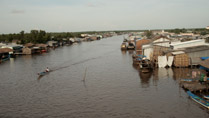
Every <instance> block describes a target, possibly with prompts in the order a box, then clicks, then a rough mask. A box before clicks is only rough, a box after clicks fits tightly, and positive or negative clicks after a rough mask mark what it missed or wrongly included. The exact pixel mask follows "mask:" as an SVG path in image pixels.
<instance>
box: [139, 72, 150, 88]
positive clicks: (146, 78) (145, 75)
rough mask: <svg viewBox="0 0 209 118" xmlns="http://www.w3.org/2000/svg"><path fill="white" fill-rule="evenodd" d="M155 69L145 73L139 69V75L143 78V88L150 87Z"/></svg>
mask: <svg viewBox="0 0 209 118" xmlns="http://www.w3.org/2000/svg"><path fill="white" fill-rule="evenodd" d="M152 74H153V71H150V72H147V73H143V72H142V71H140V70H139V77H140V79H141V85H142V87H143V88H147V87H149V84H150V78H151V77H152Z"/></svg>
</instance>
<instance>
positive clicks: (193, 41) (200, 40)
mask: <svg viewBox="0 0 209 118" xmlns="http://www.w3.org/2000/svg"><path fill="white" fill-rule="evenodd" d="M203 41H205V40H204V39H198V40H192V41H186V42H179V43H173V44H171V45H172V46H176V45H185V44H188V43H196V42H203Z"/></svg>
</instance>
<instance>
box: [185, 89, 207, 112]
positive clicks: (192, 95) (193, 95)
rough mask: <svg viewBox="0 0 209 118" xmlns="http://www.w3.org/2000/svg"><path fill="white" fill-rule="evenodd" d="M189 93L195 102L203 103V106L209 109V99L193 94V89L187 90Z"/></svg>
mask: <svg viewBox="0 0 209 118" xmlns="http://www.w3.org/2000/svg"><path fill="white" fill-rule="evenodd" d="M187 94H188V95H189V96H190V97H191V98H192V100H194V101H195V102H197V103H199V104H201V105H202V106H204V107H206V108H208V109H209V102H208V101H206V100H205V99H203V98H201V97H199V96H197V95H195V94H193V93H192V92H191V91H187Z"/></svg>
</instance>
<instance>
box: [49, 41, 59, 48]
mask: <svg viewBox="0 0 209 118" xmlns="http://www.w3.org/2000/svg"><path fill="white" fill-rule="evenodd" d="M47 45H49V47H52V48H55V47H58V42H57V41H48V42H47Z"/></svg>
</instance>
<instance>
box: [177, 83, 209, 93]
mask: <svg viewBox="0 0 209 118" xmlns="http://www.w3.org/2000/svg"><path fill="white" fill-rule="evenodd" d="M180 86H181V87H182V88H184V89H186V90H190V91H192V92H202V91H208V90H209V85H208V83H202V84H201V83H200V82H198V81H194V82H180Z"/></svg>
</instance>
